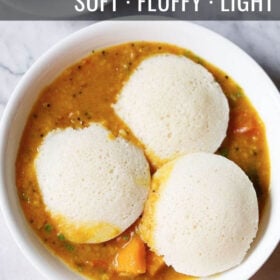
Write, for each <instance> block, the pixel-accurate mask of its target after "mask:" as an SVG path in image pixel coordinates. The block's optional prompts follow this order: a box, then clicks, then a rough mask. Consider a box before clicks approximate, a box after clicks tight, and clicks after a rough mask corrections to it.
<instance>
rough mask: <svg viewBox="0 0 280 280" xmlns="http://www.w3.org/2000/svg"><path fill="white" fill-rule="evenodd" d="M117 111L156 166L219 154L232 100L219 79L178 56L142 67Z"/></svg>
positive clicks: (165, 56) (167, 56) (163, 57)
mask: <svg viewBox="0 0 280 280" xmlns="http://www.w3.org/2000/svg"><path fill="white" fill-rule="evenodd" d="M113 108H114V110H115V112H116V114H117V115H118V116H119V117H120V118H121V119H122V120H123V121H124V122H125V123H126V125H127V126H128V127H129V128H130V129H131V131H132V132H133V134H134V135H135V136H136V137H137V138H138V140H139V141H140V142H141V143H142V144H143V145H144V147H145V152H146V154H147V155H148V157H149V159H150V160H151V161H152V163H153V164H154V165H156V166H160V165H161V164H162V163H165V162H167V161H169V160H171V159H174V158H176V157H177V156H179V155H184V154H187V153H193V152H210V153H212V152H215V151H216V150H217V149H218V147H219V146H220V144H221V143H222V141H223V139H224V138H225V136H226V131H227V127H228V121H229V106H228V102H227V99H226V97H225V95H224V93H223V91H222V89H221V87H220V86H219V84H218V83H217V82H216V81H215V80H214V77H213V75H212V74H211V73H210V72H208V71H207V70H206V68H204V67H203V66H201V65H200V64H197V63H195V62H193V61H192V60H190V59H188V58H186V57H184V56H179V55H173V54H159V55H154V56H151V57H149V58H147V59H145V60H144V61H142V62H141V63H140V65H139V66H138V67H137V68H136V70H135V71H134V72H133V74H132V75H131V77H130V79H129V80H128V81H127V83H126V84H125V85H124V87H123V89H122V90H121V92H120V94H119V96H118V99H117V102H116V103H115V104H113Z"/></svg>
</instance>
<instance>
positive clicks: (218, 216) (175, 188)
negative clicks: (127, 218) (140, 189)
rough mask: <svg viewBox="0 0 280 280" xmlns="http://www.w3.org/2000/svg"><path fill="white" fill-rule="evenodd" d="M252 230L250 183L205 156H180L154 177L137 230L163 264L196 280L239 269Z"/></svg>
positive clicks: (254, 212) (231, 166) (254, 208)
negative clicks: (235, 267) (196, 279)
mask: <svg viewBox="0 0 280 280" xmlns="http://www.w3.org/2000/svg"><path fill="white" fill-rule="evenodd" d="M257 229H258V201H257V197H256V193H255V190H254V187H253V185H252V183H251V182H250V180H249V179H248V177H247V176H246V174H245V173H244V172H243V171H242V170H241V169H240V168H239V167H238V166H237V165H236V164H235V163H233V162H232V161H230V160H228V159H226V158H224V157H222V156H218V155H213V154H208V153H194V154H189V155H186V156H183V157H180V158H178V159H177V160H175V161H172V162H169V163H167V164H166V165H164V166H163V167H162V168H160V169H159V170H158V171H157V172H156V173H155V175H154V177H153V180H152V188H151V191H150V194H149V198H148V200H147V202H146V206H145V210H144V215H143V218H142V221H141V225H140V232H141V236H142V238H143V239H144V240H145V241H146V242H147V243H148V245H149V246H150V248H151V250H153V251H154V252H155V253H157V254H158V255H160V256H163V259H164V261H165V262H166V264H167V265H171V266H172V267H173V268H174V269H175V270H176V271H177V272H180V273H183V274H187V275H192V276H200V277H205V276H209V275H212V274H215V273H219V272H222V271H225V270H228V269H230V268H232V267H234V266H236V265H238V264H240V263H241V262H242V260H243V259H244V257H245V255H246V253H247V251H248V249H249V248H250V244H251V242H252V241H253V239H254V238H255V236H256V233H257Z"/></svg>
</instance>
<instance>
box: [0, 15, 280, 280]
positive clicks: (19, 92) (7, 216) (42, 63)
mask: <svg viewBox="0 0 280 280" xmlns="http://www.w3.org/2000/svg"><path fill="white" fill-rule="evenodd" d="M134 18H135V17H134ZM155 18H156V17H155ZM128 22H130V25H135V24H147V25H149V24H159V23H160V24H163V23H165V24H170V25H176V24H178V23H179V25H184V26H186V27H187V28H192V29H194V30H200V31H202V32H204V33H205V32H206V33H208V34H210V35H211V36H215V37H216V38H218V39H219V40H223V41H224V42H226V43H227V44H228V45H229V46H231V47H233V48H235V49H236V50H238V51H239V52H241V53H242V54H243V56H244V57H246V59H247V60H248V61H250V63H252V64H254V66H255V67H257V68H258V69H259V71H260V72H261V73H262V76H263V78H264V79H266V82H267V83H268V85H269V86H270V90H271V92H272V94H271V98H274V100H275V104H276V106H278V109H279V114H280V95H279V93H278V90H277V88H276V86H275V85H274V84H273V82H272V81H271V79H270V78H269V77H268V75H267V74H266V73H265V72H264V70H263V69H262V68H261V67H260V66H259V65H258V64H257V63H256V62H255V60H253V59H252V58H251V57H250V56H249V55H248V54H246V53H245V52H244V51H243V50H242V49H240V48H239V47H238V46H236V45H235V44H234V43H232V42H231V41H229V40H228V39H226V38H225V37H223V36H221V35H219V34H217V33H215V32H214V31H212V30H209V29H207V28H205V27H202V26H199V25H196V24H193V23H191V22H186V21H177V20H172V21H165V20H162V18H161V21H152V20H147V21H141V20H140V21H137V20H133V21H130V20H129V18H123V21H115V20H110V21H101V22H96V23H94V24H92V25H90V26H87V27H85V28H82V29H81V30H78V31H76V32H74V33H72V34H70V35H69V36H67V37H66V38H65V39H63V40H61V41H59V42H58V43H56V44H55V45H54V46H52V47H51V48H50V49H49V50H48V51H47V52H45V53H44V54H43V55H42V56H41V57H40V58H39V59H37V61H36V62H35V63H34V64H33V65H32V66H31V68H30V69H29V70H28V71H27V72H26V73H25V74H24V76H23V77H22V78H21V80H20V82H19V83H18V85H17V86H16V88H15V90H14V91H13V93H12V95H11V97H10V100H9V102H8V104H7V106H6V108H5V110H4V113H3V116H2V119H1V124H0V184H1V185H0V206H1V211H2V213H3V216H4V220H5V223H6V225H7V227H8V229H9V231H10V233H11V235H12V237H13V239H14V240H15V242H16V243H17V245H18V247H19V248H20V250H21V251H22V252H23V254H24V255H25V256H26V257H27V259H29V261H30V262H31V263H32V264H33V265H34V266H35V267H36V268H37V269H38V270H39V271H40V272H41V273H42V274H44V275H45V276H46V277H47V278H49V277H50V274H49V271H46V268H45V265H44V264H43V258H42V260H41V259H40V258H38V256H37V255H36V254H34V252H35V251H32V250H31V249H30V247H31V246H32V245H30V244H27V242H26V241H25V240H24V238H23V237H22V235H21V234H20V232H21V230H20V229H19V227H18V226H17V223H16V220H15V218H14V214H13V210H12V209H11V208H10V207H9V197H8V194H7V191H6V187H5V186H6V175H5V170H4V165H5V153H4V151H5V147H6V144H7V141H8V137H7V136H8V134H9V129H10V124H11V123H12V122H13V114H14V112H15V110H16V108H17V104H18V103H19V102H20V100H21V99H22V98H23V96H24V93H25V89H26V88H28V86H29V84H30V82H31V81H32V79H33V76H34V75H35V73H36V72H37V71H39V70H40V69H41V68H42V67H46V65H48V62H49V61H50V60H51V59H52V58H53V57H55V55H57V54H58V53H61V52H63V50H64V49H67V48H68V46H69V45H71V44H73V43H74V42H76V41H81V38H83V37H84V36H87V34H89V33H93V34H94V33H95V32H97V30H99V31H100V30H102V28H104V27H106V26H107V27H108V25H111V24H115V25H118V26H119V27H120V29H121V28H122V27H124V24H127V23H128ZM81 58H82V57H81ZM206 60H207V58H206ZM57 75H58V74H57ZM279 187H280V186H279ZM279 198H280V197H279ZM276 210H277V212H278V214H280V212H279V210H280V207H278V208H277V209H276ZM276 210H274V211H276ZM279 239H280V228H278V231H277V229H276V227H275V229H274V231H273V234H271V240H270V243H269V246H267V248H266V252H265V253H264V256H263V257H262V258H259V259H257V260H255V268H251V269H250V270H248V271H247V272H244V273H243V275H242V277H243V278H242V279H247V278H249V277H251V276H252V275H253V274H254V273H255V272H256V271H257V270H258V269H259V268H260V267H261V266H262V265H263V264H264V263H265V262H266V260H267V259H268V258H269V256H270V255H271V253H272V252H273V250H274V249H275V247H276V246H277V244H278V242H279ZM53 275H55V274H53ZM50 279H51V278H50ZM240 279H241V278H240Z"/></svg>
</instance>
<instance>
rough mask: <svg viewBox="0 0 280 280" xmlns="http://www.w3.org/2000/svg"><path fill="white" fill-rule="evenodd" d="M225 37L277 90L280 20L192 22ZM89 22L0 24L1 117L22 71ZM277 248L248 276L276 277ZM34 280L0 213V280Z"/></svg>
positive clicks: (261, 279) (36, 276)
mask: <svg viewBox="0 0 280 280" xmlns="http://www.w3.org/2000/svg"><path fill="white" fill-rule="evenodd" d="M197 23H198V24H200V25H203V26H205V27H208V28H210V29H212V30H214V31H216V32H218V33H220V34H222V35H223V36H225V37H227V38H229V39H230V40H232V41H233V42H234V43H236V44H237V45H239V46H240V47H241V48H242V49H243V50H245V51H246V52H247V53H249V54H250V55H251V56H252V57H253V58H254V59H255V60H256V61H257V62H258V63H259V64H260V65H261V66H262V67H263V68H264V69H265V71H266V72H267V73H268V75H269V76H270V77H271V79H272V80H273V81H274V83H275V84H276V86H277V87H278V89H279V90H280V21H278V22H277V21H276V22H253V21H251V22H215V21H212V22H207V21H205V22H197ZM89 24H92V22H90V21H86V22H85V21H59V22H51V21H48V22H43V21H42V22H39V21H38V22H31V21H30V22H28V21H26V22H4V21H3V22H0V116H1V114H2V112H3V110H4V108H5V105H6V104H7V102H8V100H9V97H10V95H11V93H12V91H13V89H14V87H15V85H16V84H17V83H18V81H19V80H20V78H21V77H22V75H23V74H24V73H25V72H26V71H27V69H28V68H29V67H30V66H31V65H32V63H33V62H34V61H35V60H36V59H37V58H38V57H39V56H40V55H41V54H43V53H44V52H45V51H46V50H47V49H48V48H50V47H51V46H52V45H53V44H54V43H56V42H58V41H59V40H60V39H62V38H64V37H65V36H67V35H68V34H70V33H72V32H74V31H76V30H79V29H81V28H83V27H85V26H87V25H89ZM279 263H280V246H278V248H277V249H276V250H275V251H274V253H273V255H272V256H271V257H270V259H269V260H268V261H267V263H266V264H265V265H264V266H263V267H262V268H261V269H260V270H259V272H257V274H256V275H255V276H254V277H253V278H252V279H253V280H267V279H280V266H279ZM15 279H16V280H39V279H42V280H43V279H44V278H43V276H42V275H41V274H40V273H39V272H38V271H37V270H36V269H35V268H34V267H33V266H32V265H31V264H30V263H29V262H28V261H27V260H26V259H25V257H24V256H23V254H22V253H21V252H20V250H19V248H18V247H17V245H16V244H15V242H14V241H13V239H12V238H11V236H10V234H9V231H8V229H7V227H6V225H5V223H4V221H3V216H2V214H1V213H0V280H15Z"/></svg>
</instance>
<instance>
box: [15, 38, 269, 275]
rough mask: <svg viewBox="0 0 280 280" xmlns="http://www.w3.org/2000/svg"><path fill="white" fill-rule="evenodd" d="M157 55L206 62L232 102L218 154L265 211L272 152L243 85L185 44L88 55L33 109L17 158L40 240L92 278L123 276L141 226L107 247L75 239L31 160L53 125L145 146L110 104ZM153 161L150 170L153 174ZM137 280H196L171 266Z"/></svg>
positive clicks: (141, 45)
mask: <svg viewBox="0 0 280 280" xmlns="http://www.w3.org/2000/svg"><path fill="white" fill-rule="evenodd" d="M159 53H172V54H177V55H184V56H186V57H188V58H190V59H192V60H193V61H195V62H197V63H199V64H202V65H203V66H204V67H206V68H207V69H208V70H209V71H210V72H211V73H212V74H213V75H214V77H215V79H216V80H217V82H218V83H219V84H220V85H221V87H222V88H223V90H224V92H225V94H226V96H227V98H228V101H229V105H230V122H229V128H228V132H227V137H226V139H225V140H224V142H223V144H222V145H221V147H220V148H219V150H218V151H217V153H219V154H221V155H223V156H226V157H228V158H229V159H231V160H233V161H234V162H236V163H237V164H238V165H239V166H240V167H241V168H242V169H243V170H244V171H245V172H246V173H247V175H248V176H249V177H250V179H251V180H252V182H253V183H254V187H255V189H256V192H257V195H258V202H259V207H260V215H261V214H262V211H263V207H264V204H265V200H266V197H267V195H268V187H269V174H270V166H269V156H268V149H267V145H266V136H265V128H264V125H263V123H262V121H261V120H260V118H259V116H258V114H257V112H256V111H255V110H254V108H253V107H252V106H251V104H250V102H249V101H248V99H247V98H246V96H245V93H244V92H243V90H242V89H241V88H240V87H239V86H238V85H237V84H236V83H235V82H234V81H233V79H231V78H230V77H229V76H227V75H226V74H225V73H224V72H222V71H221V70H219V69H217V68H216V67H215V66H213V65H211V64H210V63H208V62H206V61H205V60H203V59H201V58H200V57H198V56H196V55H195V54H193V53H192V52H190V51H187V50H185V49H182V48H179V47H176V46H172V45H168V44H164V43H148V42H135V43H127V44H123V45H119V46H114V47H111V48H108V49H105V50H98V51H95V50H93V51H92V54H90V55H89V56H88V57H86V58H84V59H82V60H81V61H79V62H77V63H75V64H74V65H73V66H71V67H69V68H67V69H66V70H64V71H63V72H62V73H61V74H60V75H59V76H58V77H57V78H56V79H55V80H54V81H53V82H52V83H51V84H50V85H49V86H47V87H46V88H45V89H44V90H43V91H42V92H41V94H40V96H39V98H38V100H37V101H36V102H35V105H34V106H33V109H32V111H31V113H30V116H29V118H28V121H27V123H26V126H25V130H24V133H23V136H22V139H21V143H20V147H19V151H18V156H17V160H16V183H17V188H18V194H19V198H20V201H21V205H22V208H23V211H24V213H25V216H26V218H27V220H28V221H29V223H30V225H31V226H32V228H33V229H34V230H35V231H36V232H37V234H38V236H39V237H40V239H41V240H42V241H43V242H44V243H45V244H46V246H47V247H48V248H50V249H51V250H52V251H53V252H54V253H55V254H56V255H57V256H59V257H60V258H61V259H62V260H63V261H64V262H65V263H67V264H68V265H69V266H70V267H72V268H73V269H75V270H78V271H80V272H81V273H83V274H84V275H87V276H88V277H91V278H93V279H96V278H97V279H100V277H107V278H106V279H110V278H111V279H125V278H123V277H122V276H120V275H117V274H115V272H114V271H113V270H111V264H112V262H113V259H114V256H115V255H116V253H117V251H118V249H119V248H120V247H121V246H123V245H124V244H125V242H127V241H126V240H127V238H126V237H127V236H128V235H129V234H130V233H131V232H133V231H134V230H135V227H136V224H137V222H136V223H135V225H133V226H132V227H130V228H129V229H128V230H127V231H126V232H124V233H122V234H121V235H120V236H119V237H117V238H115V239H113V240H111V241H108V242H104V243H102V244H74V243H71V242H69V241H67V240H66V238H65V236H64V235H63V232H60V231H59V228H57V227H56V226H55V222H54V221H53V220H52V218H51V217H50V215H49V213H48V212H47V211H46V210H45V205H44V203H43V200H42V197H41V194H40V190H39V187H38V183H37V180H36V176H35V172H34V167H33V162H34V159H35V157H36V154H37V148H38V146H39V145H40V143H41V141H42V139H43V138H44V136H45V135H46V134H47V133H48V132H49V131H51V130H52V129H55V128H65V127H69V126H70V127H73V128H78V127H86V126H88V125H89V124H90V123H91V122H100V123H102V124H103V125H105V126H106V127H107V128H109V129H110V130H111V132H112V134H113V136H117V135H122V137H124V138H126V139H128V140H129V141H132V142H134V143H135V144H136V145H139V146H140V147H142V145H141V143H139V142H138V141H137V139H136V138H135V137H134V135H133V133H132V132H131V131H130V130H129V128H128V127H126V126H125V124H124V123H123V122H122V121H121V120H120V119H119V118H118V117H117V116H116V115H115V113H114V111H113V109H112V108H111V104H112V103H114V102H115V101H116V98H117V95H118V93H119V92H120V90H121V88H122V87H123V85H124V84H125V82H126V81H127V80H128V78H129V77H130V75H131V73H132V72H133V70H134V69H135V68H136V67H137V65H139V63H140V62H141V61H142V60H143V59H145V58H147V57H148V56H151V55H154V54H159ZM150 163H151V170H152V172H153V171H155V167H153V164H152V162H150ZM135 279H158V280H160V279H170V280H172V279H176V280H178V279H190V277H188V276H183V275H181V274H178V273H176V272H175V271H174V270H173V269H172V268H169V267H165V268H164V269H163V270H161V272H160V273H158V274H156V276H154V277H151V276H149V275H148V274H143V275H139V276H137V277H136V278H135Z"/></svg>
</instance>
